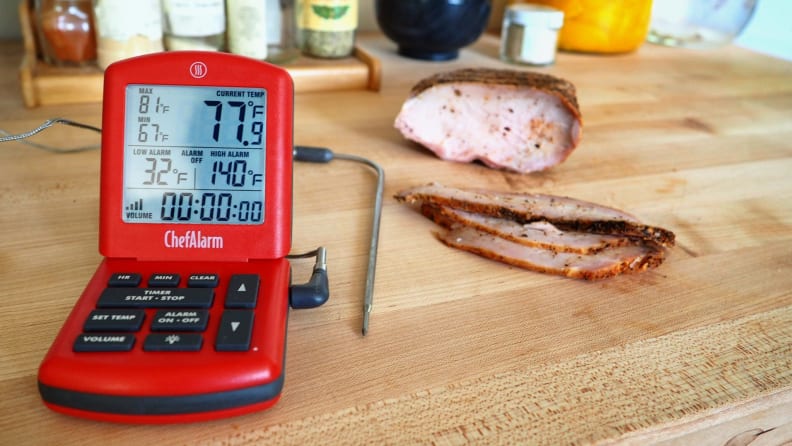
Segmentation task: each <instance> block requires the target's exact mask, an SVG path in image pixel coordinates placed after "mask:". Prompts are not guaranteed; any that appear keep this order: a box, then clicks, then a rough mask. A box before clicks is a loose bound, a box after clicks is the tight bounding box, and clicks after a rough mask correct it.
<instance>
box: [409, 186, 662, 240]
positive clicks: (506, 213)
mask: <svg viewBox="0 0 792 446" xmlns="http://www.w3.org/2000/svg"><path fill="white" fill-rule="evenodd" d="M396 199H398V200H400V201H405V202H408V203H416V204H422V203H430V204H433V205H436V206H447V207H450V208H453V209H461V210H464V211H467V212H472V213H477V214H483V215H489V216H493V217H499V218H504V219H509V220H514V221H517V222H519V223H530V222H533V221H541V220H544V221H548V222H550V223H552V224H553V225H555V226H557V227H558V228H559V229H563V230H567V231H578V232H592V233H597V234H610V235H624V236H628V237H636V238H640V239H643V240H647V241H652V242H654V243H658V244H660V245H662V246H665V247H670V246H674V240H675V235H674V233H673V232H671V231H669V230H667V229H663V228H660V227H657V226H650V225H646V224H643V223H641V222H640V221H638V220H637V219H636V218H634V217H632V216H630V215H628V214H625V213H623V212H621V211H619V210H617V209H612V208H607V207H605V206H601V205H598V204H595V203H588V202H584V201H581V200H575V199H572V198H566V197H552V196H548V195H544V194H523V195H515V194H491V193H488V192H486V191H469V190H463V189H454V188H448V187H445V186H441V185H436V184H431V185H427V186H418V187H415V188H412V189H407V190H404V191H402V192H400V193H399V194H397V195H396ZM585 206H588V207H589V208H590V209H595V210H597V211H599V213H600V214H601V213H602V212H603V211H604V212H605V213H606V214H612V215H607V216H606V217H607V218H606V217H597V216H594V217H592V216H591V214H584V213H582V212H577V211H580V210H581V209H583V207H585ZM565 209H567V210H568V211H569V212H564V210H565ZM559 210H560V211H559ZM549 211H553V212H552V213H551V212H549Z"/></svg>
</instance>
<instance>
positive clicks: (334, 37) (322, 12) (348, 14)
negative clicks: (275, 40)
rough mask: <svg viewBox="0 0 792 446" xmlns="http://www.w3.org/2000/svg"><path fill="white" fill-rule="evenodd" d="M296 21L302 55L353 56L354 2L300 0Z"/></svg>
mask: <svg viewBox="0 0 792 446" xmlns="http://www.w3.org/2000/svg"><path fill="white" fill-rule="evenodd" d="M298 18H299V25H300V45H301V49H302V51H303V53H305V54H307V55H309V56H314V57H322V58H338V57H346V56H349V55H350V54H352V50H353V49H354V46H355V30H356V29H357V25H358V2H357V0H301V1H300V8H299V9H298Z"/></svg>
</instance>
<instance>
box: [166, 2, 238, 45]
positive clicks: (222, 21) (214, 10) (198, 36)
mask: <svg viewBox="0 0 792 446" xmlns="http://www.w3.org/2000/svg"><path fill="white" fill-rule="evenodd" d="M162 12H163V20H164V23H163V28H164V34H165V48H167V49H169V50H203V51H218V50H221V49H223V47H224V46H225V30H226V17H225V2H224V1H223V0H162Z"/></svg>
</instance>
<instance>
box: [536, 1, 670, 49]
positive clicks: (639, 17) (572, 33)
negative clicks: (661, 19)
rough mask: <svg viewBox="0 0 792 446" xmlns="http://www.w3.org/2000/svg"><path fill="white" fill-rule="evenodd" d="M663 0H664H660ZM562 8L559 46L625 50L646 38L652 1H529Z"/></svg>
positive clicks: (636, 46) (632, 47)
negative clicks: (562, 24)
mask: <svg viewBox="0 0 792 446" xmlns="http://www.w3.org/2000/svg"><path fill="white" fill-rule="evenodd" d="M659 1H666V0H659ZM531 2H532V3H540V4H543V5H547V6H552V7H554V8H558V9H560V10H562V11H564V26H563V27H562V28H561V35H560V36H559V38H558V48H559V49H562V50H566V51H579V52H587V53H627V52H631V51H635V50H636V49H638V48H639V47H640V46H641V44H642V43H643V42H644V40H645V39H646V34H647V33H648V31H649V19H650V18H651V13H652V0H531Z"/></svg>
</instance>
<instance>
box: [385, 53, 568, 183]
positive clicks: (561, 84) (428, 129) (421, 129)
mask: <svg viewBox="0 0 792 446" xmlns="http://www.w3.org/2000/svg"><path fill="white" fill-rule="evenodd" d="M394 125H395V127H396V128H397V129H398V130H399V131H400V132H401V133H402V135H403V136H404V137H405V138H407V139H409V140H412V141H415V142H417V143H418V144H421V145H422V146H424V147H426V148H428V149H429V150H431V151H432V152H434V153H435V154H436V155H437V156H438V157H440V158H441V159H444V160H449V161H459V162H470V161H473V160H480V161H481V162H483V163H484V164H486V165H487V166H489V167H493V168H503V169H507V170H512V171H515V172H521V173H527V172H533V171H539V170H544V169H547V168H549V167H551V166H554V165H556V164H558V163H561V162H563V161H564V160H565V159H566V158H567V157H568V156H569V154H570V153H571V152H572V151H573V150H574V149H575V147H576V146H577V145H578V142H579V141H580V137H581V127H582V121H581V115H580V110H579V108H578V104H577V98H576V95H575V87H574V85H572V84H571V83H570V82H568V81H566V80H563V79H559V78H557V77H554V76H550V75H547V74H542V73H532V72H528V71H515V70H496V69H484V68H476V69H461V70H456V71H451V72H445V73H440V74H436V75H434V76H431V77H428V78H426V79H423V80H422V81H420V82H419V83H417V84H416V85H415V86H414V87H413V88H412V91H411V92H410V97H409V98H408V99H407V100H406V101H405V102H404V104H403V105H402V109H401V111H400V113H399V115H398V116H397V117H396V121H395V124H394Z"/></svg>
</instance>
